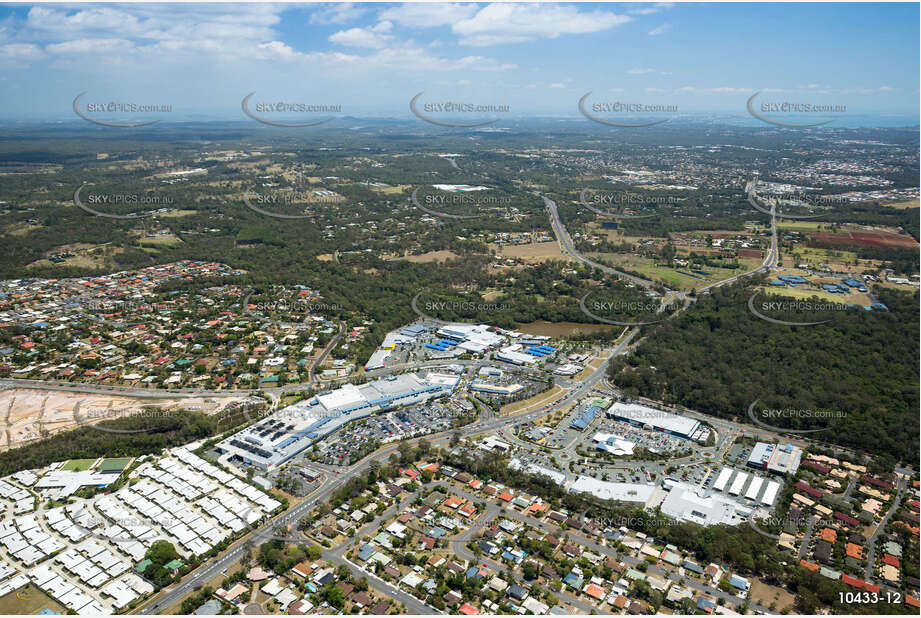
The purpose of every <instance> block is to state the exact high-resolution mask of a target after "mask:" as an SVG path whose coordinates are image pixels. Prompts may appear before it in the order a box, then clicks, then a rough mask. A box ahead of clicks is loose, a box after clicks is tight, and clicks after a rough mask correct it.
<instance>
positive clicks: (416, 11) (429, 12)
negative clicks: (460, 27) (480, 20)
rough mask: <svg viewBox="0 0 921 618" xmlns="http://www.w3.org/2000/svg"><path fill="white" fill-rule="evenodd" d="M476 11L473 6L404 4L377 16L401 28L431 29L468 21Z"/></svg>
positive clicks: (475, 7)
mask: <svg viewBox="0 0 921 618" xmlns="http://www.w3.org/2000/svg"><path fill="white" fill-rule="evenodd" d="M476 11H477V5H475V4H434V3H421V2H420V3H419V4H404V5H401V6H397V7H392V8H389V9H387V10H385V11H383V12H381V14H380V15H379V17H380V19H388V20H390V21H392V22H395V23H398V24H400V25H401V26H409V27H411V28H433V27H436V26H448V25H451V24H454V23H457V22H459V21H461V20H464V19H468V18H470V17H472V16H473V14H474V13H476Z"/></svg>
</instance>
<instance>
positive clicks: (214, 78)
mask: <svg viewBox="0 0 921 618" xmlns="http://www.w3.org/2000/svg"><path fill="white" fill-rule="evenodd" d="M918 21H919V4H917V3H896V4H863V3H861V4H856V3H778V4H730V3H714V4H700V3H616V4H615V3H611V4H550V3H547V4H539V5H534V4H506V3H500V4H486V3H483V4H335V5H330V4H312V5H302V4H300V5H294V4H39V5H0V92H2V94H0V100H2V108H0V116H3V117H5V118H10V117H13V118H23V119H33V118H43V119H50V118H57V119H65V118H67V119H71V118H73V112H72V110H71V103H72V101H73V99H74V97H75V96H76V95H77V94H79V93H80V92H83V91H87V92H88V95H87V100H94V101H110V100H116V101H131V102H136V103H142V104H171V105H172V106H173V110H174V111H173V112H172V113H171V115H170V116H171V117H170V118H169V120H190V119H195V118H212V117H213V118H239V117H240V101H241V99H242V97H243V96H245V95H246V94H247V93H249V92H252V91H256V92H257V93H258V100H264V101H276V100H282V101H291V102H304V103H325V104H339V105H341V106H342V111H343V112H344V113H346V114H355V115H379V116H398V117H399V116H406V117H407V118H409V117H410V116H409V109H408V102H409V99H410V98H411V97H412V96H413V95H415V94H416V93H418V92H420V91H425V92H426V96H425V100H431V101H442V100H449V101H457V102H460V101H463V102H471V103H478V104H479V103H488V104H500V105H508V106H509V107H510V109H511V111H512V115H517V114H541V115H572V116H575V115H576V114H578V111H577V107H576V104H577V102H578V100H579V98H580V97H581V96H582V95H583V94H585V93H586V92H588V91H592V92H593V95H592V100H597V101H627V102H632V103H643V104H663V105H676V106H677V107H678V108H679V110H680V111H681V112H688V113H692V112H714V113H739V114H744V113H745V107H744V106H745V103H746V100H747V99H748V97H749V96H751V95H752V94H753V93H754V92H756V91H759V90H760V91H763V92H765V93H766V94H765V96H767V97H769V100H778V101H780V100H784V101H797V102H799V101H806V102H815V103H832V104H838V105H847V108H848V112H849V113H851V114H858V115H859V114H866V115H873V114H881V115H887V114H888V115H899V116H907V117H909V118H913V119H915V123H917V118H918V116H919V60H918V51H917V50H918V49H919V29H918Z"/></svg>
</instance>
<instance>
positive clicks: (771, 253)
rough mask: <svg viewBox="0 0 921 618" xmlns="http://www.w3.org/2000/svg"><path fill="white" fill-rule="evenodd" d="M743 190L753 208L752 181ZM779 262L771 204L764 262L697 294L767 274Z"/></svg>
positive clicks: (709, 286) (707, 287) (774, 218)
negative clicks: (769, 233) (769, 239)
mask: <svg viewBox="0 0 921 618" xmlns="http://www.w3.org/2000/svg"><path fill="white" fill-rule="evenodd" d="M745 190H746V192H747V193H748V201H749V203H750V204H752V205H753V206H755V205H756V203H757V199H758V195H757V194H756V193H755V183H754V181H752V182H750V183H748V184H747V185H746V187H745ZM756 210H757V209H756ZM779 260H780V253H779V252H778V247H777V210H776V205H775V204H773V203H772V204H771V247H770V249H768V253H767V255H766V256H765V258H764V261H763V262H762V263H761V266H759V267H758V268H755V269H754V270H750V271H748V272H746V273H742V274H739V275H735V276H734V277H730V278H728V279H723V280H722V281H717V282H716V283H711V284H710V285H708V286H705V287H702V288H700V290H698V292H699V293H703V292H709V291H710V290H712V289H715V288H718V287H720V286H723V285H726V284H727V283H734V282H735V281H738V280H739V279H742V278H744V277H750V276H752V275H754V274H756V273H760V272H768V271H769V270H770V269H772V268H776V267H777V265H778V264H779Z"/></svg>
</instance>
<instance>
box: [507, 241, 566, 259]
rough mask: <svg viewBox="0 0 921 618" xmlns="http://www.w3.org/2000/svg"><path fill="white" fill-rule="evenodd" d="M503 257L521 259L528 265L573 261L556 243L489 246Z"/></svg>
mask: <svg viewBox="0 0 921 618" xmlns="http://www.w3.org/2000/svg"><path fill="white" fill-rule="evenodd" d="M489 246H490V248H491V249H495V250H496V253H497V254H498V255H500V256H502V257H510V258H520V259H522V260H524V261H525V262H528V263H533V262H545V261H547V260H564V261H567V262H571V261H573V258H572V257H570V256H568V255H564V254H563V252H562V251H560V247H559V245H558V244H557V243H556V242H555V241H552V240H550V241H547V242H532V243H528V244H524V245H502V246H499V245H489Z"/></svg>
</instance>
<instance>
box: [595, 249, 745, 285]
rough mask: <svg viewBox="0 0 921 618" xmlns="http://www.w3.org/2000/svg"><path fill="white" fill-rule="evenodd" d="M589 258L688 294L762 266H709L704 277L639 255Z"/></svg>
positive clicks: (606, 255)
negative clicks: (736, 267)
mask: <svg viewBox="0 0 921 618" xmlns="http://www.w3.org/2000/svg"><path fill="white" fill-rule="evenodd" d="M588 257H591V258H593V259H596V260H599V261H601V262H602V263H604V262H610V263H611V264H613V265H615V267H616V266H621V267H623V268H625V269H627V270H628V271H633V272H638V273H640V274H641V275H642V276H643V277H644V278H647V279H653V280H656V281H662V282H664V283H665V285H667V286H668V287H670V288H673V289H677V290H681V291H683V292H687V291H689V290H691V289H700V288H702V287H704V286H707V285H709V284H711V283H716V282H717V281H722V280H724V279H728V278H730V277H732V276H734V275H739V274H741V273H744V272H748V271H750V270H753V269H755V268H757V267H758V265H759V264H761V260H758V259H754V258H743V259H742V260H740V262H741V263H742V265H743V268H741V269H732V268H712V267H710V266H707V267H704V269H703V270H704V271H705V272H707V273H710V274H709V275H702V274H700V273H698V272H693V271H691V270H688V269H687V268H681V269H674V268H671V267H668V266H658V265H656V264H655V263H654V262H653V260H651V259H650V258H644V257H640V256H638V255H630V254H621V253H618V254H613V253H589V254H588ZM599 258H600V259H599ZM678 270H681V271H683V272H685V273H688V272H689V273H692V274H694V275H697V276H696V277H692V276H690V275H686V274H682V273H681V272H678ZM698 277H699V278H698Z"/></svg>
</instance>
